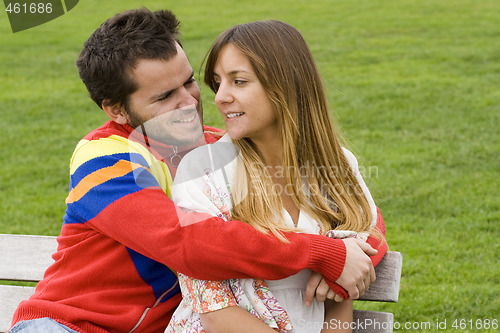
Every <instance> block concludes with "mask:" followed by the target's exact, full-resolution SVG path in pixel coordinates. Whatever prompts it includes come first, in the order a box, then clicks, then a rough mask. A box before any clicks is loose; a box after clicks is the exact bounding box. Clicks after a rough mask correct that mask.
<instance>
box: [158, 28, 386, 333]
mask: <svg viewBox="0 0 500 333" xmlns="http://www.w3.org/2000/svg"><path fill="white" fill-rule="evenodd" d="M205 83H206V84H207V85H208V86H209V87H210V88H211V89H212V90H213V91H214V92H215V94H216V96H215V103H216V105H217V108H218V109H219V111H220V113H221V114H222V116H223V117H224V120H225V122H226V127H227V134H226V135H225V136H224V137H223V138H222V139H221V140H220V141H219V142H217V143H215V144H213V145H207V146H204V147H200V148H198V149H196V150H194V151H193V152H191V153H189V154H188V155H187V156H186V157H184V159H183V160H182V162H181V164H180V166H179V168H178V171H177V176H176V179H175V183H174V187H173V189H172V199H173V200H174V202H176V204H177V205H179V206H180V207H182V208H183V209H186V210H193V211H199V212H205V213H210V214H212V215H218V216H221V217H224V218H226V219H227V220H229V219H239V220H242V221H245V222H247V223H249V224H251V225H253V226H254V227H255V228H256V229H258V230H260V231H262V232H271V233H273V234H274V235H275V236H277V237H278V238H280V239H282V241H283V243H284V246H286V243H287V240H286V238H285V237H284V236H283V235H282V234H281V231H284V230H286V231H290V230H293V231H296V232H308V233H316V234H323V235H330V236H333V237H339V238H343V237H359V238H361V239H363V240H366V239H367V238H368V236H369V234H373V233H376V231H374V226H375V224H376V217H377V211H376V206H375V204H374V202H373V199H372V197H371V195H370V192H369V191H368V188H367V187H366V185H365V183H364V181H363V179H362V178H361V176H360V174H359V171H358V165H357V161H356V158H355V157H354V155H353V154H352V153H350V152H349V151H348V150H346V149H344V148H342V147H341V145H340V141H339V137H338V134H337V133H336V131H335V129H334V126H333V124H332V121H331V119H330V111H329V107H328V105H327V98H326V96H325V92H324V88H323V85H322V81H321V78H320V75H319V73H318V70H317V67H316V65H315V62H314V59H313V57H312V54H311V52H310V50H309V48H308V47H307V44H306V42H305V41H304V39H303V38H302V36H301V34H300V33H299V32H298V31H297V30H296V29H295V28H293V27H292V26H290V25H288V24H286V23H283V22H280V21H259V22H252V23H247V24H242V25H237V26H235V27H232V28H230V29H228V30H227V31H225V32H224V33H222V34H221V35H220V36H219V37H218V38H217V40H216V41H215V42H214V44H213V46H212V48H211V50H210V52H209V55H208V58H207V62H206V68H205ZM380 238H383V235H381V234H380ZM248 241H249V242H251V241H252V240H251V239H249V240H248ZM207 242H210V239H207ZM237 255H238V253H234V256H237ZM227 260H228V265H230V264H231V258H228V259H227ZM283 260H293V258H283ZM310 275H311V272H310V271H307V270H304V271H301V272H299V273H297V274H296V275H294V276H291V277H289V278H286V279H283V280H277V281H269V280H266V281H263V280H258V279H256V280H248V279H246V280H243V279H240V280H228V281H201V280H196V279H192V278H189V277H186V276H184V275H182V274H179V280H180V284H181V289H182V293H183V301H182V303H181V305H180V306H179V308H178V310H177V312H176V313H175V314H174V316H173V318H172V320H171V323H170V325H169V327H168V328H167V332H204V331H207V332H225V331H227V332H235V331H237V332H245V331H248V332H261V331H262V332H272V331H273V329H274V330H277V331H280V332H294V333H298V332H330V331H345V332H349V331H350V328H349V327H350V325H349V323H350V321H352V302H351V301H345V302H342V303H335V302H333V301H327V302H325V303H320V302H318V301H314V302H313V304H310V305H306V304H304V301H303V299H304V291H305V288H306V283H307V281H308V279H309V277H310ZM237 305H239V306H237ZM339 327H340V328H343V329H344V328H345V330H335V328H339Z"/></svg>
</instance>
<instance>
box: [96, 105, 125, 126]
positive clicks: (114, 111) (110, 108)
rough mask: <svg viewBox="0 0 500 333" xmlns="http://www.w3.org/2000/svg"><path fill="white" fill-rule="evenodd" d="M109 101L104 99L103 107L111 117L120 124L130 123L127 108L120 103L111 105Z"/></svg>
mask: <svg viewBox="0 0 500 333" xmlns="http://www.w3.org/2000/svg"><path fill="white" fill-rule="evenodd" d="M108 102H109V100H104V101H102V109H103V110H104V112H106V114H107V115H108V117H109V119H111V120H112V121H114V122H115V123H118V124H120V125H125V124H128V114H127V111H125V108H124V107H123V106H122V105H121V104H120V103H116V104H114V105H110V104H109V103H108Z"/></svg>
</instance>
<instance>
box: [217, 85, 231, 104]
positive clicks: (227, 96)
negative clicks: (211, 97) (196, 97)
mask: <svg viewBox="0 0 500 333" xmlns="http://www.w3.org/2000/svg"><path fill="white" fill-rule="evenodd" d="M231 100H232V95H231V93H230V90H229V89H228V87H227V86H226V85H225V84H223V83H221V84H220V85H219V88H218V89H217V93H216V94H215V104H218V105H219V104H224V103H228V102H231Z"/></svg>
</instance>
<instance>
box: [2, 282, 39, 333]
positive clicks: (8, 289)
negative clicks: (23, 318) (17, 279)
mask: <svg viewBox="0 0 500 333" xmlns="http://www.w3.org/2000/svg"><path fill="white" fill-rule="evenodd" d="M34 292H35V287H21V286H3V285H0V332H6V331H7V330H8V329H9V328H10V324H11V323H12V317H13V316H14V311H16V308H17V306H18V305H19V303H21V301H23V300H25V299H28V298H29V297H30V296H31V295H33V293H34Z"/></svg>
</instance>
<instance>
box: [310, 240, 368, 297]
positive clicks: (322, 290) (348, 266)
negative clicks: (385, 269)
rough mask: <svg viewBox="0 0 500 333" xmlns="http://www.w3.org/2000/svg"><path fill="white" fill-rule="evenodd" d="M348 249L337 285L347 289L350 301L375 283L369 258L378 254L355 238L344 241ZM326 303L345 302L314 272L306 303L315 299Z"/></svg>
mask: <svg viewBox="0 0 500 333" xmlns="http://www.w3.org/2000/svg"><path fill="white" fill-rule="evenodd" d="M344 244H345V247H346V263H345V265H344V270H343V271H342V274H341V275H340V277H339V278H338V279H337V281H336V282H337V284H339V285H340V286H341V287H342V288H344V289H346V290H347V292H348V294H349V299H357V298H359V296H361V295H363V294H364V293H365V291H367V290H368V287H369V286H370V283H371V282H373V281H375V270H374V269H373V265H372V262H371V260H370V258H368V256H373V255H376V254H377V250H375V249H373V248H372V247H371V246H370V245H369V244H367V243H365V242H363V241H360V240H358V239H354V238H348V239H345V240H344ZM314 298H316V300H317V301H318V302H324V301H326V300H327V299H330V300H335V301H336V302H339V303H340V302H342V301H344V298H342V297H341V296H339V295H337V294H336V293H335V292H334V291H333V290H332V289H330V287H329V286H328V284H327V283H326V281H325V280H324V279H323V277H322V276H321V274H319V273H316V272H312V274H311V277H310V278H309V281H308V282H307V285H306V292H305V294H304V302H305V304H306V305H308V306H309V305H311V304H312V301H313V299H314Z"/></svg>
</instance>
